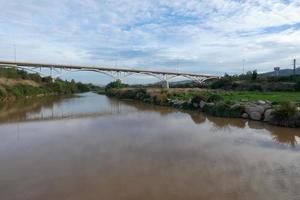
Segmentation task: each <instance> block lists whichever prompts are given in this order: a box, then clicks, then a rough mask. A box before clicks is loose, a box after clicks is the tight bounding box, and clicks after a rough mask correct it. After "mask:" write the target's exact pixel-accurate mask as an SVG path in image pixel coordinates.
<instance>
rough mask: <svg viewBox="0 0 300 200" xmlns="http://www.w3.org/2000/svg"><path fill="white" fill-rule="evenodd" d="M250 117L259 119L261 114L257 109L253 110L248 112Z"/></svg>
mask: <svg viewBox="0 0 300 200" xmlns="http://www.w3.org/2000/svg"><path fill="white" fill-rule="evenodd" d="M249 116H250V119H252V120H256V121H260V120H261V118H262V114H261V113H260V112H257V111H253V112H250V113H249Z"/></svg>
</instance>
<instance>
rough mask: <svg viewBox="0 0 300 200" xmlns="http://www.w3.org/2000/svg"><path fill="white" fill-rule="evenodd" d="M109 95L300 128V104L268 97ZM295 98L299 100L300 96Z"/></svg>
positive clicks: (196, 92) (191, 92) (160, 92)
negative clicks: (255, 98)
mask: <svg viewBox="0 0 300 200" xmlns="http://www.w3.org/2000/svg"><path fill="white" fill-rule="evenodd" d="M106 94H107V95H108V96H111V97H116V98H120V99H134V100H139V101H143V102H145V103H151V104H155V105H161V106H172V107H175V108H180V109H191V110H196V111H199V112H203V113H206V114H208V115H212V116H216V117H224V118H243V119H248V120H254V121H262V122H265V123H268V124H272V125H276V126H283V127H291V128H297V127H300V106H299V104H297V102H295V103H291V102H290V101H289V102H277V101H270V100H268V99H269V98H264V99H260V100H259V99H257V100H249V99H240V100H238V99H237V98H236V97H235V99H234V100H230V99H228V98H226V95H227V96H229V97H230V94H229V93H226V95H224V94H225V93H224V92H223V91H218V90H206V89H204V90H203V89H170V90H164V89H134V88H123V89H110V90H108V91H107V92H106ZM249 94H250V93H249ZM265 95H266V94H265ZM252 96H255V95H253V94H252ZM278 96H279V95H278ZM224 97H225V98H224ZM271 97H272V95H271ZM283 97H284V96H283ZM295 97H296V98H298V95H295ZM279 100H280V99H279ZM289 100H290V99H289ZM297 106H298V107H297Z"/></svg>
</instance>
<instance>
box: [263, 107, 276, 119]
mask: <svg viewBox="0 0 300 200" xmlns="http://www.w3.org/2000/svg"><path fill="white" fill-rule="evenodd" d="M273 111H274V109H268V110H266V111H265V114H264V116H265V117H264V121H265V122H271V121H272V118H273V117H272V112H273Z"/></svg>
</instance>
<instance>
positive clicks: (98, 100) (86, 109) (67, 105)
mask: <svg viewBox="0 0 300 200" xmlns="http://www.w3.org/2000/svg"><path fill="white" fill-rule="evenodd" d="M137 111H140V112H156V113H159V114H160V115H161V116H167V115H169V114H172V113H176V112H180V113H185V114H188V115H189V116H190V118H191V119H192V120H193V122H194V123H195V124H202V123H211V124H212V127H213V128H212V130H211V131H212V132H216V131H219V130H223V131H227V132H230V131H231V130H232V129H233V128H240V129H244V128H250V129H255V130H265V131H267V132H268V133H269V134H271V136H272V138H273V140H274V141H276V142H277V143H282V144H289V145H291V146H292V147H295V146H296V145H297V144H298V143H297V139H299V138H300V130H299V129H288V128H282V127H276V126H271V125H268V124H265V123H261V122H255V121H247V120H242V119H226V118H216V117H211V116H206V115H204V114H200V113H199V112H193V111H184V110H177V109H174V108H170V107H160V106H154V105H149V104H144V103H141V102H136V101H120V100H118V99H113V98H107V97H106V96H103V95H96V94H93V93H85V94H81V95H77V96H72V97H47V98H39V99H34V100H33V99H23V100H20V101H17V102H14V103H6V104H0V123H2V124H3V123H13V122H26V121H40V120H59V119H69V118H86V117H99V116H107V115H116V114H126V113H134V112H137Z"/></svg>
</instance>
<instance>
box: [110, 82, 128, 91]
mask: <svg viewBox="0 0 300 200" xmlns="http://www.w3.org/2000/svg"><path fill="white" fill-rule="evenodd" d="M127 86H128V85H126V84H123V83H122V82H121V81H120V80H116V81H113V82H110V83H109V84H107V85H106V86H105V91H106V92H108V91H109V90H111V89H122V88H125V87H127Z"/></svg>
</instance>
